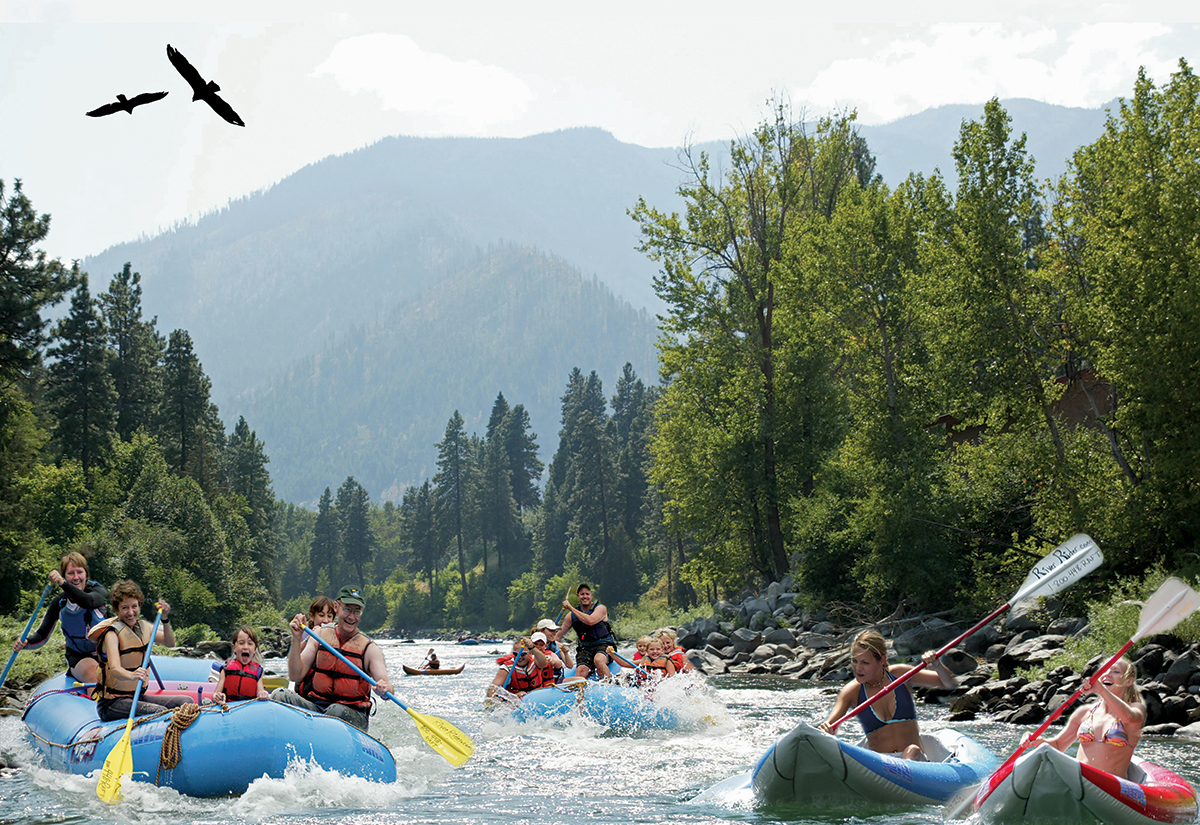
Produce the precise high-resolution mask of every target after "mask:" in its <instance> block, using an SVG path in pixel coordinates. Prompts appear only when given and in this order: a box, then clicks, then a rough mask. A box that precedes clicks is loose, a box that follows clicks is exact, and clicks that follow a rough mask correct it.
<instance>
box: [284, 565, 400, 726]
mask: <svg viewBox="0 0 1200 825" xmlns="http://www.w3.org/2000/svg"><path fill="white" fill-rule="evenodd" d="M365 606H366V603H365V602H364V601H363V597H362V594H361V593H360V592H359V590H358V588H355V587H350V586H349V585H347V586H346V587H343V588H342V589H341V591H340V592H339V593H338V597H337V601H336V602H334V607H335V608H336V619H335V624H334V625H333V626H332V627H328V626H325V627H321V628H318V629H316V630H313V631H311V632H313V633H316V634H317V635H318V636H320V637H321V638H322V639H323V640H324V641H326V642H328V643H329V645H330V646H331V647H333V648H336V649H337V650H338V651H339V652H340V653H341V654H342V655H343V656H345V657H346V658H347V659H349V660H350V661H352V662H353V663H354V664H355V665H357V666H358V667H359V668H360V669H361V670H363V671H364V672H365V673H367V675H369V676H370V677H371V678H372V679H374V680H375V692H376V693H378V694H379V695H380V696H383V695H385V694H388V693H391V692H392V680H391V678H390V677H389V676H388V671H387V664H386V663H385V662H384V660H383V652H382V651H381V650H380V649H379V645H377V644H375V642H374V641H372V640H371V639H370V638H369V637H368V636H367V635H366V634H365V633H363V632H361V631H360V630H359V629H358V626H359V622H360V621H361V620H362V613H363V608H364V607H365ZM307 623H308V619H307V617H306V616H305V615H304V614H303V613H297V614H296V615H295V617H294V618H293V619H292V621H291V622H290V623H289V625H288V626H289V627H290V628H291V631H292V646H291V647H290V648H289V649H288V678H289V679H291V680H292V681H293V682H297V683H299V684H298V685H297V688H298V689H297V690H296V691H292V690H289V689H287V688H278V689H276V690H275V692H274V693H272V694H271V699H272V700H273V701H276V702H280V703H282V704H285V705H295V706H296V707H300V708H304V709H305V710H307V711H309V712H311V713H323V714H325V715H326V716H335V717H337V718H338V719H341V720H342V721H344V722H347V723H348V724H351V725H354V727H356V728H358V729H359V730H362V731H364V732H365V731H366V730H367V728H368V726H369V725H370V723H371V683H370V682H368V681H367V680H366V679H363V678H362V677H361V676H359V675H358V674H357V673H355V672H354V669H353V668H351V667H348V666H347V665H346V663H345V662H343V661H342V660H341V659H339V658H338V657H337V656H335V655H333V654H332V653H330V652H329V651H328V650H326V649H325V647H324V646H323V645H318V644H311V645H307V646H304V647H303V649H301V647H302V646H301V644H300V641H301V639H302V638H303V636H304V629H305V626H306V625H307Z"/></svg>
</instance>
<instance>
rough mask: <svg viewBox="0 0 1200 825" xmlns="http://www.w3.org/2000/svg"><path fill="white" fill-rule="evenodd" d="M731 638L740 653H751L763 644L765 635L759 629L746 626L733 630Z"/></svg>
mask: <svg viewBox="0 0 1200 825" xmlns="http://www.w3.org/2000/svg"><path fill="white" fill-rule="evenodd" d="M729 640H730V641H731V642H733V646H734V647H735V648H736V649H737V651H738V653H750V652H751V651H753V650H754V649H755V648H756V647H758V646H759V645H761V644H762V641H763V635H762V633H759V632H758V631H754V630H750V629H749V628H746V627H739V628H738V629H737V630H735V631H733V634H732V635H730V637H729Z"/></svg>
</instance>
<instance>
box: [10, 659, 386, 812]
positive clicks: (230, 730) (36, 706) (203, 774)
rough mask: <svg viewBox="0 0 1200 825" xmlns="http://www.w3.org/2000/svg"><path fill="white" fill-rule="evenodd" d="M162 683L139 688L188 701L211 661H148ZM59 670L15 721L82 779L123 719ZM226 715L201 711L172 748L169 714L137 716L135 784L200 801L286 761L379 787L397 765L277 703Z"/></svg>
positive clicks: (279, 769)
mask: <svg viewBox="0 0 1200 825" xmlns="http://www.w3.org/2000/svg"><path fill="white" fill-rule="evenodd" d="M153 662H154V665H155V667H156V669H157V671H158V673H159V675H160V677H161V678H162V680H163V687H162V688H159V687H158V685H157V684H156V683H155V682H154V680H153V679H152V680H151V682H150V684H151V687H150V688H149V689H148V690H147V691H146V693H147V695H149V696H151V697H152V696H153V695H154V694H155V693H157V692H160V691H161V692H163V693H171V694H184V695H190V696H195V695H197V693H198V692H199V693H201V694H204V695H206V696H207V695H211V690H212V688H213V687H214V685H213V683H211V682H208V681H207V676H208V672H209V662H208V661H205V660H199V659H183V658H170V657H155V658H154V659H153ZM74 685H75V683H74V681H73V680H71V679H68V678H67V676H66V674H65V673H64V674H61V675H59V676H55V677H53V678H51V679H48V680H47V681H45V682H43V683H42V684H41V685H39V686H38V687H37V689H36V690H35V691H34V692H33V694H32V696H31V697H30V698H29V701H28V702H27V703H26V705H25V712H24V715H23V716H22V718H23V720H24V722H25V725H26V727H27V730H28V733H29V736H30V739H31V740H32V743H33V745H34V747H35V748H36V749H37V750H38V751H40V752H41V754H42V756H43V757H44V758H45V760H46V763H47V764H48V765H49V766H50V767H51V768H54V769H55V770H59V771H65V772H68V773H73V774H90V773H91V772H92V771H95V770H99V769H100V768H101V767H102V766H103V765H104V760H105V758H107V756H108V754H109V751H111V750H112V749H113V747H114V746H115V745H116V744H117V742H118V741H119V740H120V739H121V736H122V734H123V733H124V731H125V720H124V719H121V720H119V721H115V722H101V721H100V717H99V716H98V715H97V713H96V703H95V702H94V701H92V700H91V699H89V698H88V697H87V696H86V695H84V694H83V692H82V689H80V688H76V687H74ZM228 707H229V709H228V710H227V711H222V710H221V708H220V706H219V705H218V706H213V705H207V706H204V708H203V709H202V710H201V712H200V714H199V716H198V717H197V718H196V719H195V721H193V722H192V724H191V725H190V726H189V727H187V728H185V729H183V730H182V732H181V733H180V734H179V737H178V740H177V741H178V747H174V746H172V745H171V744H170V739H169V738H168V747H167V748H166V749H164V747H163V738H164V734H166V732H167V726H168V724H169V723H170V722H171V719H172V718H173V716H174V714H173V713H164V714H161V715H159V716H140V717H138V718H137V719H135V720H134V727H133V731H132V733H131V744H132V753H133V780H134V781H135V782H148V783H151V784H154V785H158V786H161V787H164V788H173V789H175V790H176V791H178V792H179V793H181V794H186V795H188V796H198V797H213V796H231V795H237V794H241V793H244V792H245V791H246V789H247V788H248V787H250V783H251V782H253V781H254V780H256V779H258V778H260V777H264V776H266V777H272V778H281V777H282V776H283V775H284V772H285V771H286V769H287V766H288V763H289V762H292V761H296V760H303V761H307V762H311V763H315V764H317V765H319V766H320V767H322V768H324V769H326V770H331V771H337V772H338V773H341V774H344V775H346V776H360V777H363V778H364V779H370V780H375V781H378V782H394V781H396V761H395V759H394V758H393V757H392V754H391V752H390V751H389V750H388V749H387V747H386V746H384V744H383V743H382V742H380V741H379V740H377V739H375V738H374V737H372V736H369V735H368V734H365V733H363V732H362V731H360V730H359V729H358V728H355V727H352V726H351V725H348V724H346V723H345V722H343V721H341V720H340V719H336V718H334V717H332V716H322V715H320V714H312V713H309V712H307V711H304V710H301V709H300V708H296V707H292V706H290V705H281V704H279V703H278V702H256V701H248V702H234V703H231V704H230V705H229V706H228ZM164 751H165V752H166V753H167V754H169V753H170V752H172V751H175V752H177V753H178V754H179V755H180V758H179V762H178V764H176V765H175V766H174V767H168V764H169V759H168V761H166V762H163V761H162V757H163V756H164Z"/></svg>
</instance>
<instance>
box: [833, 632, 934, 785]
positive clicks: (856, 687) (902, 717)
mask: <svg viewBox="0 0 1200 825" xmlns="http://www.w3.org/2000/svg"><path fill="white" fill-rule="evenodd" d="M921 660H922V661H923V662H924V663H925V666H926V667H927V668H930V669H929V670H922V671H921V672H920V673H918V674H916V675H915V676H913V677H912V678H910V679H909V680H908V681H907V682H905V683H904V684H902V685H900V687H898V688H896V689H895V690H894V691H892V692H891V693H889V694H887V695H886V696H884V697H882V698H881V699H879V701H877V702H875V704H873V705H871V706H870V707H869V708H866V709H865V710H863V711H862V712H861V713H859V714H858V721H859V722H861V723H862V726H863V731H864V732H865V733H866V734H867V745H868V746H869V747H870V748H871V750H873V751H875V752H876V753H889V754H895V755H896V756H902V757H904V758H905V759H911V760H913V761H916V762H924V761H926V760H925V751H924V750H922V749H921V736H920V730H919V729H918V727H917V707H916V705H915V704H914V703H913V697H912V693H911V692H910V691H909V689H908V686H909V684H914V685H919V686H921V687H928V688H938V687H940V688H945V689H947V690H949V689H950V688H954V687H957V686H958V679H957V678H955V676H954V674H953V673H951V672H950V671H949V670H948V669H947V668H946V666H945V665H944V664H942V660H941V659H939V658H938V657H937V654H935V653H934V652H933V651H928V652H927V653H925V654H924V655H923V656H922V657H921ZM850 667H851V668H852V669H853V670H854V678H853V679H851V680H850V681H849V682H847V683H846V685H845V687H843V688H842V689H841V690H840V691H838V697H837V702H835V703H834V705H833V710H832V711H831V712H830V713H829V718H828V719H827V720H825V721H824V722H822V723H821V724H820V726H819V727H820V728H821V730H823V731H825V732H826V733H830V732H832V731H831V728H830V726H831V725H832V724H833V723H834V722H836V721H837V720H838V719H841V718H842V717H843V716H845V715H846V713H847V712H848V711H849V710H850V709H851V708H855V707H858V706H859V705H861V704H862V703H863V702H865V701H867V699H868V698H869V697H871V696H874V695H875V694H876V693H878V692H879V691H881V690H883V688H884V686H885V685H887V684H889V683H890V682H894V681H896V679H897V678H898V677H900V676H903V675H904V674H905V673H908V672H909V671H910V670H912V669H913V666H912V665H889V664H888V663H887V642H885V641H884V640H883V636H881V635H879V633H878V632H877V631H874V630H864V631H863V632H862V633H859V634H858V635H857V636H856V637H855V638H854V642H853V643H852V644H851V645H850Z"/></svg>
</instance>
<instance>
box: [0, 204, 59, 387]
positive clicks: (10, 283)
mask: <svg viewBox="0 0 1200 825" xmlns="http://www.w3.org/2000/svg"><path fill="white" fill-rule="evenodd" d="M49 231H50V216H49V215H38V214H37V212H36V211H35V210H34V208H33V205H32V204H31V203H30V202H29V198H27V197H25V193H24V192H22V191H21V181H20V180H17V181H15V182H14V183H13V192H12V195H11V196H10V197H7V198H6V197H5V196H4V181H3V180H0V375H3V377H4V378H6V379H11V378H12V377H13V376H15V375H16V374H18V373H23V372H26V371H28V370H29V368H30V367H32V366H33V365H34V364H36V363H37V361H38V357H39V356H40V354H41V346H42V344H43V343H44V342H45V331H46V324H47V321H46V320H45V319H44V318H42V310H43V309H44V308H45V307H48V306H52V305H54V304H56V303H58V302H59V301H60V300H62V298H63V296H64V295H66V294H67V292H68V291H69V290H70V289H71V288H73V287H74V286H75V278H76V277H78V270H68V269H67V268H66V267H64V266H63V265H62V263H61V262H60V261H58V260H47V259H46V253H45V252H43V251H42V250H39V249H35V248H34V247H36V246H37V245H38V244H40V243H41V242H42V241H44V240H45V239H46V235H47V233H49Z"/></svg>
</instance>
